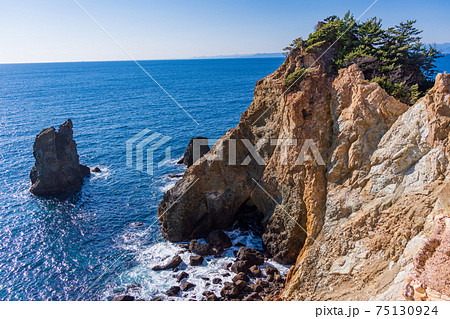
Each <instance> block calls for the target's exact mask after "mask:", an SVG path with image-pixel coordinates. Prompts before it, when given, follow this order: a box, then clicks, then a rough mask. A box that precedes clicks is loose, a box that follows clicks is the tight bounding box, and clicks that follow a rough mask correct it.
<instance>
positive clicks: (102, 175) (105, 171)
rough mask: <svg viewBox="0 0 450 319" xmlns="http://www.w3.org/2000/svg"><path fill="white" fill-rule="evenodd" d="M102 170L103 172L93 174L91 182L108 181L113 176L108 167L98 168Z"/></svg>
mask: <svg viewBox="0 0 450 319" xmlns="http://www.w3.org/2000/svg"><path fill="white" fill-rule="evenodd" d="M96 167H98V168H100V171H101V172H98V173H97V172H91V178H90V180H91V181H95V180H99V179H108V178H109V177H110V176H111V175H112V174H113V171H112V169H110V168H109V167H107V166H96Z"/></svg>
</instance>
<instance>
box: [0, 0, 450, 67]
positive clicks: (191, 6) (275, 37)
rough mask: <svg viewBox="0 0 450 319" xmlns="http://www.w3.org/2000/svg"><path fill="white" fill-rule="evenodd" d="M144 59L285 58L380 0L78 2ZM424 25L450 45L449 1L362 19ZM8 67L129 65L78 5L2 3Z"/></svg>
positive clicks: (405, 0) (389, 0) (43, 0)
mask: <svg viewBox="0 0 450 319" xmlns="http://www.w3.org/2000/svg"><path fill="white" fill-rule="evenodd" d="M77 1H79V3H80V4H81V5H82V6H83V7H84V8H85V9H86V10H87V11H88V12H89V13H91V14H92V16H93V17H95V18H96V19H97V20H98V21H99V22H100V23H101V25H102V26H103V27H104V28H105V29H106V30H107V31H108V32H109V33H110V34H111V35H112V36H113V37H115V38H116V39H117V41H118V42H119V43H120V44H121V45H122V46H123V47H124V48H125V49H126V50H127V51H128V52H129V53H130V54H131V55H132V56H133V57H135V58H136V59H142V60H146V59H180V58H181V59H182V58H190V57H193V56H210V55H222V54H245V53H257V52H281V49H282V48H283V47H285V46H286V45H287V44H289V43H290V41H291V40H292V39H294V38H296V37H298V36H302V37H304V38H305V37H306V36H307V35H308V34H309V33H310V32H311V31H312V30H313V27H314V25H315V24H316V22H317V21H318V20H321V19H323V18H325V17H327V16H329V15H333V14H336V15H343V14H345V12H346V11H347V10H351V11H352V13H354V15H355V17H358V16H359V15H360V14H361V13H362V12H363V11H364V10H365V9H366V8H367V7H369V5H370V4H371V3H372V2H373V1H374V0H342V1H340V0H315V1H314V0H307V1H304V0H295V1H294V0H292V1H290V0H276V1H266V0H257V1H256V0H238V1H235V0H222V1H216V0H205V1H201V0H191V1H190V0H176V1H173V0H165V1H159V0H77ZM372 16H377V17H379V18H382V19H383V22H384V25H385V26H391V25H394V24H396V23H398V22H399V21H405V20H407V19H417V20H418V23H417V26H418V27H419V28H421V29H423V30H424V33H423V40H424V41H425V42H428V43H432V42H437V43H443V42H450V1H449V0H432V1H426V0H425V1H424V0H379V1H378V2H377V3H376V4H375V5H374V6H373V7H372V8H371V9H370V10H369V11H368V12H367V13H366V15H365V16H363V18H362V20H365V19H366V18H369V17H372ZM0 41H1V45H0V63H10V62H45V61H95V60H129V57H128V56H127V55H126V54H125V53H124V52H123V51H122V50H121V49H120V48H119V47H118V46H117V45H116V44H115V43H114V42H113V41H112V40H111V39H110V38H109V37H108V36H107V35H106V34H105V33H104V32H103V31H102V30H101V29H100V28H99V27H98V26H97V25H96V24H95V23H94V22H93V21H92V20H90V18H89V17H88V16H87V15H86V14H85V13H84V12H83V11H82V10H81V9H80V8H79V7H78V6H77V5H76V4H75V2H74V1H73V0H0Z"/></svg>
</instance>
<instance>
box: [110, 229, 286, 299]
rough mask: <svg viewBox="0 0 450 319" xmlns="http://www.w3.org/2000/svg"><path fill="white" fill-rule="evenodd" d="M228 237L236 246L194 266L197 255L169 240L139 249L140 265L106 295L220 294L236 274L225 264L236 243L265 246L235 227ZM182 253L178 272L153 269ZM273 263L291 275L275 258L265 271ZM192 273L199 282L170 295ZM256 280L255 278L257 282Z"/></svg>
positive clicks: (192, 280) (190, 279) (190, 296)
mask: <svg viewBox="0 0 450 319" xmlns="http://www.w3.org/2000/svg"><path fill="white" fill-rule="evenodd" d="M227 234H228V236H229V237H230V239H231V240H232V242H233V245H234V246H233V247H231V248H228V249H226V250H225V252H224V253H223V255H222V256H221V257H218V258H215V257H213V256H207V257H205V261H204V262H203V264H202V265H201V266H190V265H189V258H190V256H192V255H194V254H192V253H190V252H189V251H187V250H184V249H181V248H180V247H179V245H178V244H174V243H170V242H168V241H160V242H158V243H155V244H153V245H150V246H147V247H141V248H140V249H137V251H136V252H137V254H136V263H137V265H136V266H135V267H133V268H132V269H129V270H128V271H125V272H123V273H121V274H119V277H118V282H117V284H116V285H114V286H110V287H108V289H107V290H106V291H105V293H104V296H103V298H105V299H108V298H111V297H113V296H116V295H120V294H124V293H127V294H130V295H133V296H135V297H136V298H137V299H139V298H142V299H145V300H151V299H153V298H155V297H158V296H161V297H162V298H163V299H165V300H189V299H195V300H202V299H204V297H203V295H202V294H203V292H204V291H211V292H214V293H215V294H216V295H217V296H220V290H221V289H222V287H223V283H224V282H231V281H232V278H233V276H235V275H236V274H234V273H233V272H231V271H229V270H225V269H223V267H224V265H226V264H227V263H231V262H233V261H234V260H235V257H234V253H233V251H235V250H238V249H239V247H237V246H235V245H236V244H238V243H240V244H244V245H245V246H248V247H252V248H255V249H261V239H260V238H258V237H257V236H254V235H252V234H251V233H250V232H244V231H240V230H233V231H230V232H227ZM126 242H127V243H126V246H127V249H133V250H134V249H136V247H139V245H133V244H132V243H131V242H129V239H127V240H126ZM177 254H178V255H179V256H180V257H181V259H182V260H183V263H182V264H181V265H180V266H179V267H178V271H177V272H173V271H172V270H163V271H153V270H152V269H151V268H152V267H154V266H156V265H164V264H166V263H168V262H169V261H170V260H171V259H172V258H173V257H174V256H175V255H177ZM266 265H272V266H274V267H276V268H277V269H279V270H280V273H281V274H283V275H284V276H285V275H286V274H287V272H288V270H289V268H288V267H286V266H283V265H280V264H278V263H276V262H275V261H273V260H268V261H267V262H266V263H265V264H264V265H263V266H261V267H260V268H261V269H262V271H263V273H264V272H265V270H264V269H265V266H266ZM182 271H184V272H186V273H188V274H189V277H188V278H187V279H186V281H188V282H190V283H192V284H194V285H195V287H194V288H192V289H191V290H189V291H186V292H181V294H180V295H179V296H178V297H167V296H166V295H165V292H166V291H167V290H168V289H169V288H170V287H172V286H179V285H180V283H178V282H177V277H178V275H179V274H180V273H181V272H182ZM214 278H219V279H221V283H219V284H213V283H212V280H213V279H214ZM255 281H256V279H252V282H255Z"/></svg>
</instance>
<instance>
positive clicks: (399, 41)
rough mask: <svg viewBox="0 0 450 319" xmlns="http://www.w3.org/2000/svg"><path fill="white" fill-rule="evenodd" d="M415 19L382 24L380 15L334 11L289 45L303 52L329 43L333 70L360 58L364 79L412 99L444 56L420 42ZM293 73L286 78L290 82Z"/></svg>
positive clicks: (289, 48)
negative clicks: (357, 15) (360, 19)
mask: <svg viewBox="0 0 450 319" xmlns="http://www.w3.org/2000/svg"><path fill="white" fill-rule="evenodd" d="M415 23H416V21H415V20H412V21H407V22H401V23H400V24H398V25H396V26H394V27H391V28H387V29H383V27H382V23H381V20H380V19H377V18H371V19H369V20H367V21H365V22H358V21H356V20H355V19H354V18H353V16H352V15H351V14H350V12H347V14H346V15H345V16H344V17H343V18H339V17H338V16H331V17H328V18H326V19H325V20H324V21H321V22H319V23H318V25H317V27H316V30H315V31H314V32H313V33H311V34H310V35H309V36H308V39H307V40H306V41H303V40H302V38H297V39H295V40H294V41H293V43H292V44H291V45H290V46H289V47H287V48H285V50H286V51H288V52H290V51H291V50H294V49H295V48H297V47H299V46H303V47H304V48H305V53H311V52H315V51H319V50H321V49H322V50H325V49H328V48H330V47H331V49H330V50H329V53H332V54H333V59H332V65H331V70H330V71H331V72H334V73H336V72H337V71H338V70H339V69H340V68H343V67H347V66H349V65H351V64H353V63H357V64H358V65H359V66H360V68H361V70H362V71H363V72H364V75H365V77H366V79H368V80H374V81H375V82H378V83H380V85H382V86H383V87H385V88H387V90H388V91H389V92H390V94H392V95H393V96H394V95H395V96H396V97H400V98H401V99H403V100H407V101H408V103H412V101H415V100H417V99H418V97H419V96H420V95H423V94H424V92H425V91H426V90H427V89H428V88H429V87H430V82H432V81H433V76H434V73H435V60H436V59H437V58H439V57H441V56H442V54H441V52H439V51H438V50H436V48H434V47H432V46H430V45H428V46H426V45H425V44H423V43H422V42H421V37H420V36H419V35H420V34H421V33H422V31H420V30H418V29H417V28H415V26H414V24H415ZM290 76H291V75H290ZM290 76H289V77H287V78H286V80H285V81H286V82H291V78H290ZM292 76H293V74H292ZM292 83H293V82H292Z"/></svg>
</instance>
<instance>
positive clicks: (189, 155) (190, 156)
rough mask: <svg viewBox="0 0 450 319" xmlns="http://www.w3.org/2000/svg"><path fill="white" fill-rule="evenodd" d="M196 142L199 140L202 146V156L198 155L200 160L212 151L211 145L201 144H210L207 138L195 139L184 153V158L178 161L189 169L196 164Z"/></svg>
mask: <svg viewBox="0 0 450 319" xmlns="http://www.w3.org/2000/svg"><path fill="white" fill-rule="evenodd" d="M194 140H197V141H198V143H199V146H200V147H199V151H200V154H199V155H198V157H199V158H200V157H202V156H203V155H205V154H206V153H208V152H209V150H210V148H209V145H203V143H201V142H204V143H205V144H207V143H208V139H207V138H206V137H203V136H198V137H193V138H192V139H191V140H190V141H189V144H188V147H187V148H186V151H185V152H184V156H183V158H181V159H180V160H179V161H178V164H184V165H186V166H187V167H191V166H192V164H193V163H194ZM201 140H203V141H201Z"/></svg>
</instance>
